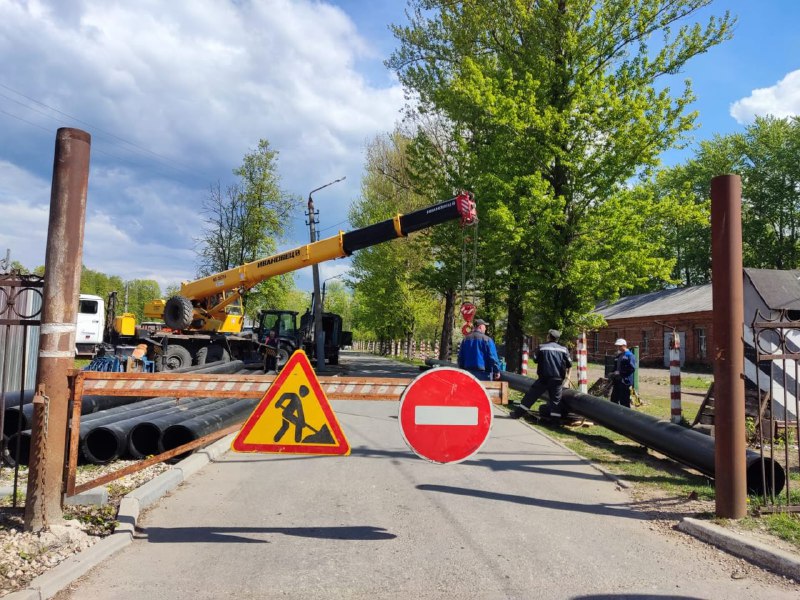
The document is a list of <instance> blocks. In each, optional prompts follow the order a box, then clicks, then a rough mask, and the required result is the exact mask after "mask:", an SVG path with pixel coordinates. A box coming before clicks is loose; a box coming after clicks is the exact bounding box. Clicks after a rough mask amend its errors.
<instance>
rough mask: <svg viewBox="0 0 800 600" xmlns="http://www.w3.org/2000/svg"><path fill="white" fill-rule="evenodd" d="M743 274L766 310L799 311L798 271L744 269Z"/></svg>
mask: <svg viewBox="0 0 800 600" xmlns="http://www.w3.org/2000/svg"><path fill="white" fill-rule="evenodd" d="M744 272H745V275H746V276H747V277H748V278H749V279H750V282H751V283H752V284H753V287H754V288H755V289H756V291H757V292H758V295H759V296H761V299H762V300H764V304H766V305H767V307H768V308H770V309H772V310H780V309H782V308H786V309H789V310H800V280H798V279H800V271H798V270H788V271H778V270H776V269H745V270H744Z"/></svg>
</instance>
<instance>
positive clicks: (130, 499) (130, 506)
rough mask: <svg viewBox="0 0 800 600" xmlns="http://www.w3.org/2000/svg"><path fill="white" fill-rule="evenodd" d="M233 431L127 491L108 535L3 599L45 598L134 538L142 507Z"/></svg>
mask: <svg viewBox="0 0 800 600" xmlns="http://www.w3.org/2000/svg"><path fill="white" fill-rule="evenodd" d="M234 437H236V434H235V433H232V434H230V435H228V436H226V437H224V438H222V439H220V440H218V441H216V442H214V443H213V444H211V445H210V446H208V447H206V448H203V449H202V450H198V451H197V452H195V453H194V454H192V455H191V456H189V457H187V458H185V459H183V460H182V461H181V462H179V463H178V464H176V465H175V466H173V467H172V469H170V470H169V471H165V472H164V473H162V474H161V475H159V476H158V477H154V478H153V479H151V480H150V481H148V482H147V483H145V484H144V485H142V486H141V487H139V488H137V489H135V490H134V491H132V492H131V493H129V494H127V495H126V496H125V497H124V498H123V499H122V501H121V502H120V504H119V511H118V512H117V521H118V522H119V525H118V526H117V527H116V529H115V530H114V533H113V534H111V535H110V536H108V537H106V538H103V539H102V540H100V541H99V542H97V543H96V544H94V545H93V546H90V547H89V548H87V549H86V550H84V551H83V552H79V553H78V554H75V555H74V556H71V557H70V558H68V559H67V560H65V561H64V562H62V563H61V564H59V565H58V566H56V567H54V568H52V569H50V570H49V571H48V572H47V573H43V574H42V575H39V577H36V578H35V579H33V580H31V581H30V583H28V586H27V587H26V588H24V589H21V590H18V591H16V592H13V593H11V594H8V595H7V596H4V597H3V600H47V599H48V598H52V597H53V596H55V595H56V594H57V593H58V592H60V591H61V590H63V589H64V588H66V587H67V586H68V585H70V584H71V583H72V582H73V581H75V580H76V579H78V578H79V577H81V576H82V575H85V574H86V573H87V572H88V571H89V570H90V569H93V568H94V567H96V566H97V565H99V564H100V563H101V562H103V561H104V560H106V559H107V558H108V557H110V556H111V555H112V554H114V553H115V552H117V551H119V550H122V549H123V548H124V547H125V546H127V545H128V544H130V543H131V542H132V541H133V535H134V532H135V530H136V522H137V520H138V519H139V513H140V512H141V510H142V509H144V508H146V507H147V506H149V505H151V504H153V503H154V502H155V501H156V500H158V499H159V498H161V497H162V496H164V495H165V494H166V493H167V492H169V491H171V490H173V489H175V488H176V487H177V486H178V485H180V484H181V483H182V482H184V481H186V479H188V478H189V477H190V476H191V475H193V474H194V473H196V472H197V471H199V470H200V469H201V468H202V467H204V466H206V465H207V464H208V463H210V462H212V461H214V460H216V459H217V458H219V457H220V456H222V455H223V454H225V452H227V451H228V450H229V449H230V447H231V442H233V439H234Z"/></svg>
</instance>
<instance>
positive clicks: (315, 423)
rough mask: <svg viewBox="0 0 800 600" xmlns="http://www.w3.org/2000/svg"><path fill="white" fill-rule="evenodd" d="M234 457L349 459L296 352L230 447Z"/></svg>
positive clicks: (326, 406)
mask: <svg viewBox="0 0 800 600" xmlns="http://www.w3.org/2000/svg"><path fill="white" fill-rule="evenodd" d="M231 449H232V450H234V451H235V452H279V453H284V454H335V455H344V456H346V455H348V454H350V444H349V443H348V442H347V438H346V437H345V436H344V433H343V432H342V428H341V427H340V426H339V421H337V420H336V415H335V414H334V412H333V409H332V408H331V405H330V402H328V398H327V396H325V392H324V391H323V390H322V386H321V385H320V384H319V380H318V379H317V375H316V374H315V373H314V370H313V369H312V368H311V363H309V362H308V356H306V353H305V352H303V351H302V350H297V351H296V352H295V353H294V354H292V356H291V358H289V361H288V362H287V363H286V365H284V367H283V369H281V372H280V374H279V375H278V376H277V377H276V378H275V381H274V382H273V383H272V385H271V386H270V387H269V389H268V390H267V393H266V394H265V395H264V397H263V398H262V399H261V402H259V403H258V406H256V408H255V410H254V411H253V414H251V415H250V417H248V419H247V421H245V423H244V425H243V426H242V429H241V431H239V433H238V434H237V435H236V439H235V440H233V444H231Z"/></svg>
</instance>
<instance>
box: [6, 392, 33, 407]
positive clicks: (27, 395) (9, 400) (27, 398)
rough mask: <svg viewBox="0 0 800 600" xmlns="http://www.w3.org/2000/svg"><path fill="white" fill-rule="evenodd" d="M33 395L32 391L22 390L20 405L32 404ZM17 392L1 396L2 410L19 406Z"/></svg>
mask: <svg viewBox="0 0 800 600" xmlns="http://www.w3.org/2000/svg"><path fill="white" fill-rule="evenodd" d="M33 394H34V390H33V389H30V390H23V391H22V404H30V403H31V402H33ZM19 404H20V401H19V390H17V391H14V392H6V393H5V394H3V408H4V409H6V408H10V407H12V406H19Z"/></svg>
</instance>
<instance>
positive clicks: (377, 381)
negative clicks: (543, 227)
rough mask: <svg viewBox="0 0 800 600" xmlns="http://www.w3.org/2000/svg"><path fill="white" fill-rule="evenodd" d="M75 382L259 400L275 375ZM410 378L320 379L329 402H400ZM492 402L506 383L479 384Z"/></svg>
mask: <svg viewBox="0 0 800 600" xmlns="http://www.w3.org/2000/svg"><path fill="white" fill-rule="evenodd" d="M82 373H83V375H82V376H81V375H79V376H78V377H77V378H76V379H77V381H78V382H80V383H82V385H83V393H84V394H87V395H111V396H170V397H175V398H189V397H213V398H237V399H238V398H256V399H258V398H262V397H263V396H264V394H266V392H267V390H268V389H269V386H270V385H271V384H272V382H273V381H274V380H275V376H274V375H202V374H191V373H176V374H169V373H158V374H152V373H103V372H96V371H85V372H82ZM411 381H413V379H411V378H408V379H404V378H380V377H320V378H319V382H320V385H321V386H322V388H323V389H324V390H325V393H326V395H327V396H328V399H330V400H387V401H389V400H399V399H400V396H401V395H402V394H403V391H404V390H405V388H406V387H407V386H408V385H409V383H411ZM481 383H482V384H483V386H484V388H485V389H486V391H487V393H488V395H489V397H490V398H491V399H492V402H494V403H495V404H508V384H507V383H506V382H502V381H485V382H481Z"/></svg>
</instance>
